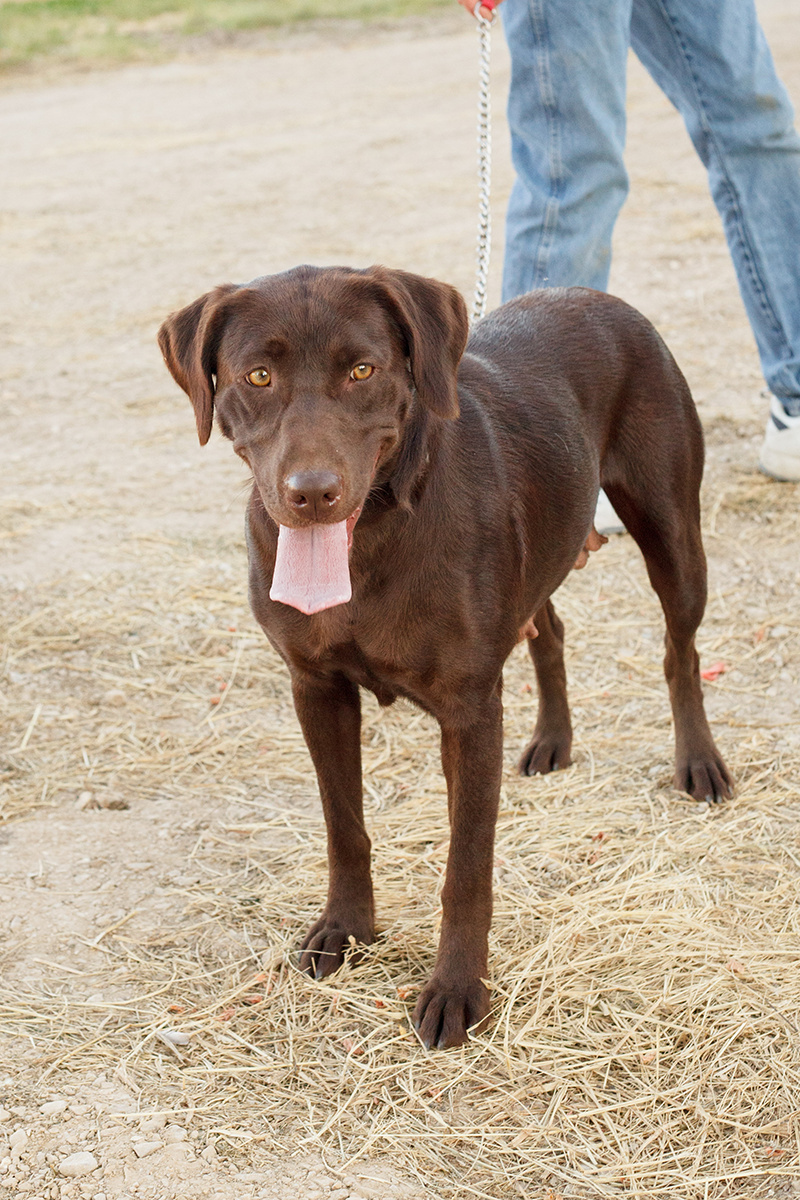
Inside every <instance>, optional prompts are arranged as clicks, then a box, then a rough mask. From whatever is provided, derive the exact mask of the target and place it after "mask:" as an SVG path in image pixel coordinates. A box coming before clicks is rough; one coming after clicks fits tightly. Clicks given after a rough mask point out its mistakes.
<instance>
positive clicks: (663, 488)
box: [603, 418, 732, 801]
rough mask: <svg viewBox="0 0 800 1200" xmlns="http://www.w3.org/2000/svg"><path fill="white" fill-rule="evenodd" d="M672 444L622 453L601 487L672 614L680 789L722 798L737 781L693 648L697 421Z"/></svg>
mask: <svg viewBox="0 0 800 1200" xmlns="http://www.w3.org/2000/svg"><path fill="white" fill-rule="evenodd" d="M640 428H641V426H640ZM662 433H663V431H662ZM669 442H670V447H669V449H667V450H666V451H665V448H664V445H663V442H662V443H661V445H660V446H658V445H655V444H654V445H652V446H646V447H642V446H641V444H640V446H639V449H638V453H637V456H636V465H634V464H633V463H632V462H631V463H629V464H627V465H623V464H622V463H621V461H620V458H619V457H617V461H616V463H615V468H616V469H615V470H614V471H613V473H612V475H610V476H609V477H608V478H603V487H604V488H605V490H606V492H607V494H608V497H609V499H610V500H611V503H612V504H613V505H614V508H615V509H616V510H617V512H618V513H619V515H620V517H621V519H622V520H623V521H624V522H625V526H626V528H627V529H628V530H629V531H630V533H631V534H632V535H633V537H634V538H635V540H636V541H637V543H638V544H639V548H640V549H641V551H642V554H643V555H644V559H645V563H646V566H647V573H648V575H649V577H650V582H651V583H652V585H653V587H654V588H655V591H656V592H657V594H658V598H659V600H660V601H661V607H662V608H663V610H664V616H665V618H666V626H667V628H666V635H665V639H664V640H665V646H666V655H665V658H664V674H665V675H666V677H667V683H668V685H669V695H670V702H671V704H672V714H673V718H674V721H675V786H676V787H677V788H678V789H679V790H680V791H683V792H688V793H689V794H690V795H692V796H694V798H695V799H696V800H713V801H719V800H723V799H725V798H726V797H728V796H730V795H731V793H732V782H731V777H730V775H729V773H728V769H727V767H726V766H725V763H724V761H723V759H722V757H721V755H720V753H719V751H718V750H717V747H716V746H715V744H714V739H713V738H712V736H711V730H710V729H709V727H708V721H707V719H706V714H705V709H704V706H703V692H702V686H701V682H700V662H699V658H698V655H697V650H696V649H695V633H696V632H697V628H698V626H699V624H700V621H701V620H702V617H703V611H704V609H705V604H706V557H705V553H704V551H703V543H702V538H701V534H700V497H699V492H700V478H701V475H702V463H703V450H702V438H701V434H700V428H699V423H697V422H696V418H695V420H694V421H689V422H686V424H685V425H684V427H683V428H680V427H678V428H677V429H675V428H673V429H671V430H670V439H669ZM642 463H644V464H645V465H644V466H641V465H640V464H642ZM620 467H621V468H622V469H621V470H620ZM621 476H622V478H621Z"/></svg>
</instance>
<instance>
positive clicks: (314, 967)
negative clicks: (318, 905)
mask: <svg viewBox="0 0 800 1200" xmlns="http://www.w3.org/2000/svg"><path fill="white" fill-rule="evenodd" d="M374 937H375V931H374V930H373V929H372V928H371V927H370V926H368V925H367V924H366V923H365V922H363V921H360V920H346V919H345V920H337V919H336V917H334V916H332V915H329V914H327V913H323V914H322V916H321V917H320V919H319V920H318V921H316V922H315V923H314V924H313V925H312V926H311V928H310V929H309V931H308V933H307V934H306V937H305V941H304V942H303V944H302V946H301V947H300V970H301V971H304V972H305V973H306V975H313V977H314V978H315V979H325V978H326V976H328V975H332V974H333V973H334V971H338V970H339V967H340V966H341V965H342V963H343V962H344V958H345V954H346V953H347V951H348V949H349V948H350V947H351V946H352V945H353V944H357V945H360V946H367V945H369V943H370V942H371V941H373V940H374ZM351 939H352V940H351Z"/></svg>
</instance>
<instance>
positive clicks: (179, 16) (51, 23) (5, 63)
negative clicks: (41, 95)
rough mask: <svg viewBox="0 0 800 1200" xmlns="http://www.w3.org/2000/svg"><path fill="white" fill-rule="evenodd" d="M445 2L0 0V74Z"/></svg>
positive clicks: (145, 54) (156, 53)
mask: <svg viewBox="0 0 800 1200" xmlns="http://www.w3.org/2000/svg"><path fill="white" fill-rule="evenodd" d="M452 3H453V0H5V2H3V0H0V71H3V72H8V71H13V70H18V69H20V68H22V67H25V66H28V65H29V64H31V63H35V62H37V61H39V60H43V59H58V60H60V61H62V62H69V63H74V64H76V65H93V64H94V65H100V64H105V63H109V62H125V61H131V60H135V59H142V58H154V57H163V56H164V55H166V54H168V53H170V52H174V50H175V48H176V45H177V44H179V43H180V41H181V39H183V38H189V37H192V36H195V37H196V36H198V35H203V34H212V33H220V34H235V33H237V32H240V31H243V30H251V29H264V28H268V27H274V26H279V25H291V24H299V23H301V22H304V21H313V20H332V19H351V20H375V19H381V18H383V19H385V18H393V17H404V16H414V15H419V14H423V13H426V12H431V11H432V10H434V9H436V8H442V7H444V6H445V5H452Z"/></svg>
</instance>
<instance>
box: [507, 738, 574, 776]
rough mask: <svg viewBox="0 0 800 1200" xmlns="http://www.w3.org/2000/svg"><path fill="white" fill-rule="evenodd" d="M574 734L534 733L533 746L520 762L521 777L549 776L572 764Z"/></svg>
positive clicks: (518, 768)
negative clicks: (571, 752)
mask: <svg viewBox="0 0 800 1200" xmlns="http://www.w3.org/2000/svg"><path fill="white" fill-rule="evenodd" d="M571 750H572V733H571V731H567V732H566V733H563V734H555V733H534V735H533V740H532V741H531V744H530V745H529V746H528V747H527V749H526V750H525V753H524V754H523V756H522V758H521V759H520V760H519V763H518V765H517V770H518V771H519V773H520V775H549V774H550V772H551V771H560V770H562V769H563V768H564V767H568V766H569V765H570V763H571V762H572V758H571V756H570V751H571Z"/></svg>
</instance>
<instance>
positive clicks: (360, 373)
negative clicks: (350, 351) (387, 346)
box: [350, 363, 375, 379]
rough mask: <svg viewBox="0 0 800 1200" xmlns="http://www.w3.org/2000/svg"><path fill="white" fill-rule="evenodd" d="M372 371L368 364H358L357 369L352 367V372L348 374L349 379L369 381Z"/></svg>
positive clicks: (372, 368)
mask: <svg viewBox="0 0 800 1200" xmlns="http://www.w3.org/2000/svg"><path fill="white" fill-rule="evenodd" d="M374 370H375V368H374V367H372V366H370V364H369V363H359V364H358V366H357V367H353V369H352V371H351V372H350V378H351V379H369V377H370V375H371V374H372V372H373V371H374Z"/></svg>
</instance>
